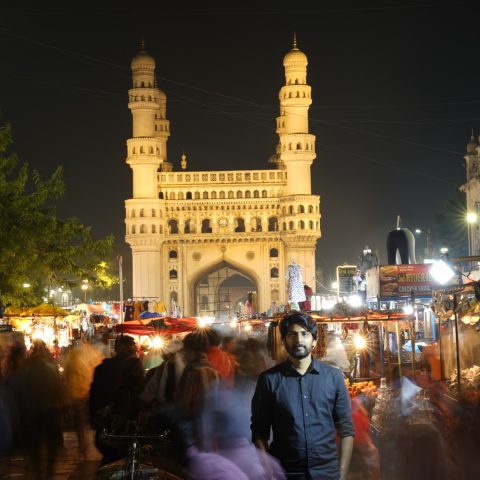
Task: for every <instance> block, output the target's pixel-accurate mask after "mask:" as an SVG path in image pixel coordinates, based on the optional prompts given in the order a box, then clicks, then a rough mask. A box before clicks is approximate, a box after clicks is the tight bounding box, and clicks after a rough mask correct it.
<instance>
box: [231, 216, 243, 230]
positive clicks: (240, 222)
mask: <svg viewBox="0 0 480 480" xmlns="http://www.w3.org/2000/svg"><path fill="white" fill-rule="evenodd" d="M234 231H235V232H244V231H245V220H244V219H243V218H242V217H237V218H235V227H234Z"/></svg>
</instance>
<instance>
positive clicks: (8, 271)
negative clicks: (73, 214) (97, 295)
mask: <svg viewBox="0 0 480 480" xmlns="http://www.w3.org/2000/svg"><path fill="white" fill-rule="evenodd" d="M12 143H13V142H12V132H11V126H10V124H3V125H0V305H1V304H2V303H3V305H10V304H11V305H28V304H35V303H39V302H41V301H42V299H43V297H45V292H46V290H48V289H49V288H56V287H60V286H63V287H65V288H72V287H74V286H77V285H80V284H81V282H82V280H83V279H88V280H89V281H91V282H92V283H95V284H99V285H103V286H106V284H107V283H108V281H109V280H107V279H106V278H105V275H104V274H105V267H103V268H102V267H101V266H100V265H101V262H103V261H104V260H105V259H106V258H107V257H108V256H109V255H110V254H111V252H112V245H113V236H111V235H110V236H108V237H106V238H104V239H101V240H94V239H93V238H92V234H91V229H90V228H89V227H85V226H84V225H82V224H81V223H80V221H79V220H78V219H77V218H69V219H67V220H63V219H60V218H58V217H57V215H56V208H55V207H56V202H57V201H58V200H60V199H61V198H62V196H63V194H64V191H65V184H64V181H63V176H62V173H63V170H62V168H61V167H58V168H57V169H56V170H55V172H54V173H53V175H52V176H51V177H50V178H49V179H48V180H43V179H42V178H41V176H40V174H39V173H38V172H37V171H35V170H34V171H33V172H32V173H30V171H29V166H28V164H26V163H22V164H20V163H19V160H18V157H17V155H16V154H14V153H8V152H9V149H10V147H11V146H12ZM24 285H25V286H26V285H29V287H25V286H24Z"/></svg>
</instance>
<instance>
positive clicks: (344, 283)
mask: <svg viewBox="0 0 480 480" xmlns="http://www.w3.org/2000/svg"><path fill="white" fill-rule="evenodd" d="M357 270H358V268H357V266H356V265H339V266H338V267H337V283H338V295H339V296H342V295H350V294H351V293H355V292H356V291H357V289H356V283H355V278H356V275H357Z"/></svg>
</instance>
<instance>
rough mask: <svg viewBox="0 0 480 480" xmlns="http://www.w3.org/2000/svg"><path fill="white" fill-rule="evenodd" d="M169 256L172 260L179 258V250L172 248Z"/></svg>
mask: <svg viewBox="0 0 480 480" xmlns="http://www.w3.org/2000/svg"><path fill="white" fill-rule="evenodd" d="M168 258H169V259H171V260H173V259H177V258H178V252H177V251H176V250H175V249H174V248H172V250H170V251H169V252H168Z"/></svg>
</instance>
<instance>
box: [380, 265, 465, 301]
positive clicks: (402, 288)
mask: <svg viewBox="0 0 480 480" xmlns="http://www.w3.org/2000/svg"><path fill="white" fill-rule="evenodd" d="M430 268H432V266H431V265H428V264H411V265H381V266H380V267H379V280H380V297H382V298H383V297H408V296H410V295H411V294H412V292H413V294H414V295H415V296H416V297H429V296H431V295H432V289H433V288H438V285H439V284H438V282H436V281H435V280H434V279H433V278H432V276H431V275H430ZM457 281H458V279H457V277H454V278H453V279H452V281H451V282H450V283H449V284H450V285H451V284H456V282H457Z"/></svg>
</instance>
